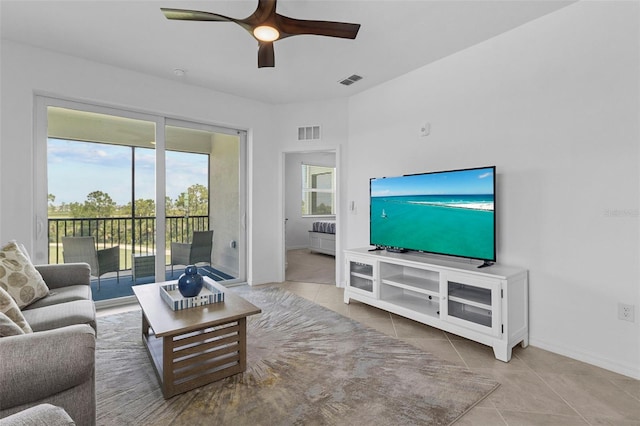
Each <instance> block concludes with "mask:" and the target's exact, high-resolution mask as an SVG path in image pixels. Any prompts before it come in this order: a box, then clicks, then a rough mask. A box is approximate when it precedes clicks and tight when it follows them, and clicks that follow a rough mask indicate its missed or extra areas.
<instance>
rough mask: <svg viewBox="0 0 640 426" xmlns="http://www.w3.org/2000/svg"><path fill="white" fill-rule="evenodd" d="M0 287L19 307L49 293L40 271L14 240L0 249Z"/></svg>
mask: <svg viewBox="0 0 640 426" xmlns="http://www.w3.org/2000/svg"><path fill="white" fill-rule="evenodd" d="M0 287H2V288H3V289H5V290H6V291H7V292H8V293H9V294H10V295H11V296H12V297H13V298H14V300H15V301H16V303H17V304H18V307H19V308H20V309H22V308H24V307H25V306H27V305H29V304H31V303H33V302H35V301H36V300H38V299H42V298H43V297H45V296H46V295H48V294H49V288H48V287H47V284H45V282H44V280H43V279H42V276H41V275H40V272H38V271H37V270H36V268H35V267H34V266H33V264H32V263H31V261H30V260H29V258H28V257H27V256H25V254H24V253H22V251H21V250H20V248H19V247H18V244H17V243H16V242H15V241H10V242H9V243H8V244H7V245H5V246H4V247H2V249H0Z"/></svg>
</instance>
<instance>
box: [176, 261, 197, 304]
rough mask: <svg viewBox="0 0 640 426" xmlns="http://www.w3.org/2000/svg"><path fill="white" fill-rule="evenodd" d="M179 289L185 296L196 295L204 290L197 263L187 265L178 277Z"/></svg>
mask: <svg viewBox="0 0 640 426" xmlns="http://www.w3.org/2000/svg"><path fill="white" fill-rule="evenodd" d="M178 291H180V294H181V295H182V296H183V297H195V296H197V295H199V294H200V291H202V275H200V274H199V273H198V268H196V267H195V265H189V266H187V267H186V268H185V269H184V274H182V275H180V278H178Z"/></svg>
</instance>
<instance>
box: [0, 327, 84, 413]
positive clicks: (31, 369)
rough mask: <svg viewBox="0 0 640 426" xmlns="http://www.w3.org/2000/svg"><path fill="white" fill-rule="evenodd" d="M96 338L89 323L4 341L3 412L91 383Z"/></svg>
mask: <svg viewBox="0 0 640 426" xmlns="http://www.w3.org/2000/svg"><path fill="white" fill-rule="evenodd" d="M95 349H96V338H95V333H94V330H93V328H91V327H90V326H89V325H86V324H78V325H70V326H67V327H62V328H57V329H54V330H47V331H40V332H36V333H29V334H22V335H18V336H10V337H3V338H2V339H0V359H1V360H2V363H1V364H0V383H2V386H0V410H5V409H8V408H11V407H15V406H17V405H23V404H29V403H34V402H37V401H40V400H42V399H44V398H46V397H49V396H52V395H55V394H58V393H60V392H63V391H65V390H68V389H71V388H73V387H75V386H77V385H79V384H82V383H84V382H86V381H87V380H91V379H92V378H93V377H94V374H95Z"/></svg>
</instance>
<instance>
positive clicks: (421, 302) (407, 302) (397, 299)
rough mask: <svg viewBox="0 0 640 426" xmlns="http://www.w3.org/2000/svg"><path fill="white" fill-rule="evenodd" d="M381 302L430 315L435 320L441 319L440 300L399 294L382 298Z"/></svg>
mask: <svg viewBox="0 0 640 426" xmlns="http://www.w3.org/2000/svg"><path fill="white" fill-rule="evenodd" d="M381 300H384V301H385V302H389V303H392V304H394V305H396V306H400V307H402V308H405V309H410V310H412V311H414V312H417V313H419V314H423V315H429V316H431V317H434V318H439V317H440V303H439V302H438V300H429V299H426V298H420V297H416V296H411V295H408V294H397V295H394V296H390V297H385V298H382V299H381Z"/></svg>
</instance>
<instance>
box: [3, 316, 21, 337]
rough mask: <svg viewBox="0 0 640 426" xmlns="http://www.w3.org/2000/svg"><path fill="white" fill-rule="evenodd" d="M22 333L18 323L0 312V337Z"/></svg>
mask: <svg viewBox="0 0 640 426" xmlns="http://www.w3.org/2000/svg"><path fill="white" fill-rule="evenodd" d="M19 334H24V331H22V329H21V328H20V327H18V324H16V323H15V322H13V321H11V318H9V317H8V316H6V315H5V314H3V313H2V312H0V337H8V336H17V335H19Z"/></svg>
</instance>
